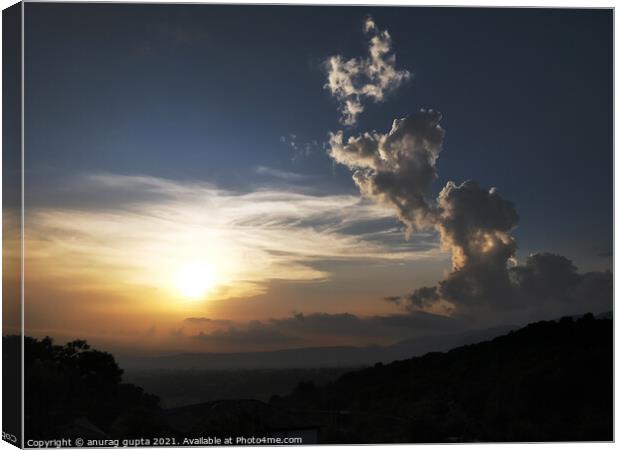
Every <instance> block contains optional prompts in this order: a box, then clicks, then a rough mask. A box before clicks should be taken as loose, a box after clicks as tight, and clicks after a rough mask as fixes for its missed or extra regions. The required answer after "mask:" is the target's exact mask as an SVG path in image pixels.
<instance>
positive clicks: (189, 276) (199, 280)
mask: <svg viewBox="0 0 620 450" xmlns="http://www.w3.org/2000/svg"><path fill="white" fill-rule="evenodd" d="M216 284H217V276H216V273H215V270H214V269H213V267H211V266H209V265H208V264H197V263H192V264H188V265H186V266H184V267H182V268H181V269H180V270H179V271H178V272H177V274H176V276H175V285H176V288H177V290H178V292H179V293H180V294H181V295H182V296H183V297H184V298H187V299H189V300H201V299H203V298H204V297H205V295H207V293H208V292H209V291H210V290H211V289H213V288H214V287H215V285H216Z"/></svg>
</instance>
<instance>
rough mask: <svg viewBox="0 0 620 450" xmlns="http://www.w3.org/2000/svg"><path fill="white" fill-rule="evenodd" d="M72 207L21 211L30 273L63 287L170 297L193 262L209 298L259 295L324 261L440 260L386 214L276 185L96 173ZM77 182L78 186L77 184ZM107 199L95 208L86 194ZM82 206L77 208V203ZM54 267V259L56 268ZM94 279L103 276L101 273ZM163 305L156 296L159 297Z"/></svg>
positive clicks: (319, 275) (314, 271) (308, 276)
mask: <svg viewBox="0 0 620 450" xmlns="http://www.w3.org/2000/svg"><path fill="white" fill-rule="evenodd" d="M74 185H75V186H76V189H74V190H72V191H71V193H65V197H63V198H65V199H67V198H68V197H67V196H69V195H73V196H79V197H80V198H81V201H79V202H71V201H70V200H69V201H68V202H69V203H70V204H74V205H76V206H72V207H67V208H60V207H45V206H38V207H36V206H34V205H33V206H32V207H31V208H29V210H28V212H27V216H28V217H27V220H28V235H29V246H28V255H27V256H28V260H29V264H28V265H29V271H30V273H31V274H32V275H31V276H32V277H34V276H35V275H36V277H37V279H41V280H50V279H54V280H57V282H60V283H62V285H63V286H64V288H65V289H75V290H83V289H88V290H92V289H99V290H101V291H102V292H106V291H108V292H109V291H110V290H119V289H122V291H123V292H126V293H127V295H129V293H130V292H134V290H138V289H140V290H142V293H141V294H140V297H144V295H145V294H144V292H145V291H144V289H147V288H148V289H154V291H153V293H152V295H156V296H158V297H162V299H164V298H168V299H169V298H170V297H174V296H177V295H178V292H177V291H176V290H175V287H174V277H175V273H174V271H175V270H176V268H178V267H182V266H183V265H187V264H189V263H192V262H194V261H198V262H199V263H200V264H202V265H204V264H207V265H210V266H212V267H213V268H214V269H215V270H216V271H217V276H216V278H217V286H216V287H215V288H214V290H213V291H212V292H211V293H210V296H211V297H212V298H221V299H223V298H229V297H247V296H253V295H259V294H262V293H264V292H265V290H266V287H267V285H268V283H269V281H270V280H294V281H319V280H325V279H326V278H328V277H329V276H330V273H329V271H327V270H325V269H319V268H317V262H324V261H334V262H335V261H340V262H343V261H366V262H373V261H374V262H380V261H384V262H385V261H407V260H412V259H417V258H428V257H439V256H441V254H440V250H439V249H438V247H437V245H436V244H435V245H429V242H428V239H427V238H426V237H425V238H424V241H425V242H424V245H423V246H421V247H420V246H417V245H416V244H415V243H414V244H412V245H408V246H403V245H402V243H400V242H398V241H397V240H396V239H395V238H394V236H396V235H397V234H398V230H397V229H395V228H394V226H393V224H389V225H386V228H385V229H384V234H377V232H376V230H372V231H368V232H365V231H361V232H351V231H349V230H355V229H362V230H363V229H364V228H365V224H381V221H382V220H383V221H385V220H388V219H390V217H391V214H390V212H389V211H388V210H387V209H386V208H384V207H382V206H380V205H375V204H372V203H371V202H367V201H365V200H363V199H360V198H359V197H358V196H355V195H319V194H316V195H311V194H306V193H299V192H295V190H294V189H291V188H290V187H287V188H286V190H278V189H276V188H265V189H259V190H256V191H252V192H234V191H228V190H222V189H218V188H217V187H215V186H213V185H210V184H206V183H200V182H179V181H172V180H166V179H161V178H154V177H144V176H121V175H111V174H97V175H91V176H84V177H81V178H80V180H78V181H76V182H75V183H74ZM78 186H79V189H78V188H77V187H78ZM104 194H105V196H106V198H108V201H107V202H106V203H103V206H101V207H100V208H96V207H94V206H93V202H92V201H91V202H89V201H88V198H95V199H97V198H99V197H100V196H102V195H104ZM82 205H83V206H82ZM59 262H61V263H59ZM102 274H105V276H103V275H102ZM162 301H164V300H162Z"/></svg>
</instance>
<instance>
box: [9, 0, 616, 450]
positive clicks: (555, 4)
mask: <svg viewBox="0 0 620 450" xmlns="http://www.w3.org/2000/svg"><path fill="white" fill-rule="evenodd" d="M35 1H37V0H35ZM29 2H33V1H32V0H30V1H29ZM69 2H73V1H71V0H68V1H66V0H65V1H63V3H69ZM15 3H16V2H15V1H11V0H0V6H1V8H2V9H5V8H7V7H9V6H11V5H13V4H15ZM75 3H81V2H79V1H76V2H75ZM92 3H97V2H96V1H95V2H92ZM100 3H104V2H100ZM105 3H108V2H105ZM118 3H130V2H118ZM131 3H210V4H271V5H280V4H288V5H295V4H304V5H360V6H363V5H368V6H389V5H394V6H444V7H448V6H466V7H548V8H615V5H616V2H615V1H600V0H591V1H588V2H585V1H575V0H563V1H557V0H556V1H550V0H546V1H531V0H530V1H526V0H521V1H519V2H508V1H493V0H477V1H475V3H472V2H471V1H467V0H434V1H432V2H429V1H411V0H389V1H388V2H386V3H380V0H375V1H367V0H337V1H321V0H316V1H312V2H308V1H295V0H288V1H286V0H269V1H264V0H263V1H261V0H243V1H235V0H228V1H225V0H214V1H209V2H204V1H200V0H182V1H174V0H151V1H136V2H131ZM616 24H617V20H616V16H615V13H614V175H615V173H618V168H619V165H620V162H619V161H618V159H616V158H615V130H617V129H618V126H619V125H620V122H619V119H618V116H617V115H616V114H615V105H616V103H617V102H616V100H617V95H618V94H617V92H616V90H615V85H616V82H617V79H618V78H617V77H618V72H617V71H616V70H615V69H616V49H617V48H618V37H617V35H616V34H615V27H616ZM1 35H2V24H1V21H0V41H1ZM23 36H24V23H23V5H22V42H23ZM0 55H1V45H0ZM23 65H24V48H23V46H22V68H21V70H22V99H21V102H22V117H21V121H22V130H21V133H22V135H21V139H22V169H23V167H24V147H23V146H24V126H23V124H24V104H23V101H24V98H23V91H24V83H23V74H24V67H23ZM1 101H2V93H1V90H0V103H1ZM1 119H2V112H1V108H0V123H1ZM22 173H23V172H22ZM1 181H2V175H1V173H0V204H1V193H2V187H1ZM21 181H22V205H23V204H24V203H23V202H24V197H23V195H24V177H23V176H22V180H21ZM619 189H620V188H619V187H618V185H617V184H616V182H615V176H614V268H615V267H616V264H615V263H616V258H617V257H618V255H619V254H620V244H619V243H618V242H617V241H616V239H615V236H616V226H617V224H619V223H620V222H619V221H618V209H617V208H616V207H615V206H616V199H617V198H619V195H618V194H619ZM23 221H24V209H23V208H22V227H23V223H24V222H23ZM0 233H1V230H0ZM22 236H23V228H22ZM23 250H24V242H23V239H22V243H21V251H22V254H23ZM1 265H2V262H1V260H0V271H1V267H2V266H1ZM23 270H24V266H23V258H22V264H21V273H22V280H21V296H22V317H21V320H22V340H23V325H24V308H23V304H24V303H23V301H24V298H23V294H24V277H23V273H24V272H23ZM619 280H620V276H619V275H618V273H616V272H615V270H614V299H615V287H616V286H617V284H618V281H619ZM1 297H2V293H1V291H0V299H1ZM1 315H2V311H1V309H0V318H1ZM615 320H616V312H615V308H614V374H617V373H618V371H617V361H618V359H617V358H615V356H616V350H617V349H618V348H619V346H618V335H617V334H616V333H615ZM0 347H1V346H0ZM0 355H1V348H0ZM22 364H23V354H22ZM1 368H2V361H1V359H0V370H1ZM614 387H615V383H614ZM21 390H22V408H23V381H22V386H21ZM619 397H620V396H619V394H618V391H617V390H615V389H614V406H615V405H618V400H619ZM22 410H23V409H22ZM614 412H615V407H614ZM1 420H2V412H1V411H0V421H1ZM618 425H619V419H618V415H617V414H615V415H614V431H616V430H618ZM22 436H23V416H22ZM614 437H615V433H614ZM452 445H466V446H467V448H472V449H483V448H484V449H488V448H495V447H507V448H510V449H517V450H520V449H528V448H531V446H532V445H536V446H537V447H544V448H549V449H554V450H555V449H557V450H559V449H565V448H570V449H573V448H575V449H581V448H591V446H592V447H595V448H610V447H615V446H616V444H615V443H597V444H593V443H557V444H546V443H541V444H433V445H423V444H415V445H413V444H405V445H394V444H392V445H376V446H374V447H376V448H382V449H389V448H395V447H401V448H407V447H410V448H415V449H421V450H424V449H437V448H443V447H448V446H452ZM226 447H229V446H226ZM316 447H317V448H320V449H325V450H328V449H329V450H331V449H337V448H339V447H338V446H332V445H319V446H316ZM348 447H349V446H348ZM171 448H173V447H171ZM229 448H230V447H229ZM235 448H241V447H235ZM244 448H248V447H244ZM250 448H259V447H250ZM260 448H278V447H266V446H265V447H260ZM297 448H299V447H298V446H297ZM4 449H7V450H9V449H15V447H14V446H12V445H10V444H8V443H7V442H4V441H1V443H0V450H4Z"/></svg>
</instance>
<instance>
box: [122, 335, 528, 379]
mask: <svg viewBox="0 0 620 450" xmlns="http://www.w3.org/2000/svg"><path fill="white" fill-rule="evenodd" d="M516 328H518V327H517V326H516V325H512V326H502V327H494V328H488V329H482V330H475V331H468V332H459V333H449V334H439V335H431V336H421V337H416V338H412V339H407V340H404V341H401V342H398V343H396V344H393V345H389V346H380V345H373V346H366V347H354V346H338V347H336V346H334V347H306V348H294V349H284V350H274V351H263V352H237V353H180V354H173V355H164V356H150V357H141V358H139V357H119V358H118V361H119V364H120V366H121V367H122V368H123V369H125V370H126V371H127V372H128V373H135V372H139V371H152V370H162V369H165V370H175V369H176V370H178V369H180V370H187V369H196V370H240V369H300V368H317V367H322V368H326V367H331V368H334V367H341V368H342V367H361V366H368V365H372V364H375V363H376V362H383V363H388V362H392V361H395V360H398V359H404V358H409V357H411V356H416V355H423V354H424V353H428V352H433V351H446V350H450V349H451V348H454V347H457V346H460V345H465V344H471V343H475V342H481V341H484V340H487V339H491V338H493V337H495V336H499V335H501V334H504V333H507V332H508V331H510V330H513V329H516Z"/></svg>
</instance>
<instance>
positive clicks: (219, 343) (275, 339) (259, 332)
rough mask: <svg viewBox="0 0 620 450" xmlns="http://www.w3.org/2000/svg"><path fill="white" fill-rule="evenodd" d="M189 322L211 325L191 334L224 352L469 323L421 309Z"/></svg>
mask: <svg viewBox="0 0 620 450" xmlns="http://www.w3.org/2000/svg"><path fill="white" fill-rule="evenodd" d="M188 321H189V322H191V324H193V325H200V324H203V325H204V326H205V328H208V331H205V330H203V331H199V332H198V333H195V334H193V335H191V337H192V338H193V339H196V340H200V341H202V342H205V343H207V344H211V346H212V347H215V348H217V349H219V350H221V351H235V350H247V349H252V350H260V349H273V348H285V347H290V346H291V345H295V346H310V345H317V342H318V343H321V342H322V343H325V344H327V343H328V344H329V345H335V344H337V343H341V344H349V345H358V344H359V345H366V344H370V343H375V344H378V343H392V342H397V341H400V340H403V339H408V338H412V337H419V336H425V335H435V334H437V333H451V332H457V331H462V330H464V329H465V328H466V326H467V322H466V321H464V320H463V319H462V318H459V317H446V316H440V315H436V314H430V313H427V312H423V311H409V312H407V313H402V314H389V315H374V316H365V317H361V316H356V315H354V314H349V313H338V314H329V313H322V312H319V313H312V314H303V313H295V314H293V315H291V316H289V317H283V318H274V319H267V320H264V321H251V322H248V323H240V322H232V321H217V322H220V323H221V326H219V327H216V328H215V329H213V328H212V325H213V322H214V321H212V320H210V319H206V318H190V319H186V320H185V321H184V322H185V323H188ZM185 335H186V336H188V335H187V334H185ZM377 339H379V341H377Z"/></svg>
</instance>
